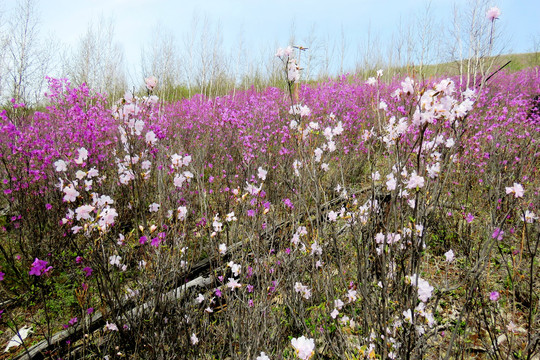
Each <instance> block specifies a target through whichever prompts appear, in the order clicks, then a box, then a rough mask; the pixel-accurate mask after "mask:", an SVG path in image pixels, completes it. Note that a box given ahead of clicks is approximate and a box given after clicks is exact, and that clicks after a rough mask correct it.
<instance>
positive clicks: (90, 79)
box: [64, 17, 126, 98]
mask: <svg viewBox="0 0 540 360" xmlns="http://www.w3.org/2000/svg"><path fill="white" fill-rule="evenodd" d="M68 56H69V57H68V59H67V60H66V61H65V65H64V66H65V69H64V72H65V73H66V75H68V77H69V79H70V80H71V81H72V82H73V83H74V84H77V85H80V84H82V83H86V85H87V86H88V87H90V88H91V89H93V90H95V91H98V92H101V93H107V94H108V95H109V96H112V97H114V98H117V97H119V96H121V95H123V93H124V92H125V90H126V75H125V68H124V51H123V49H122V48H121V47H120V45H119V44H118V43H117V42H116V41H115V39H114V24H113V21H112V19H105V18H103V17H101V18H100V20H99V22H98V24H97V26H96V27H94V25H93V24H92V23H90V24H89V25H88V29H87V31H86V34H85V35H83V36H82V37H81V39H80V41H79V45H78V48H77V50H76V51H75V52H73V53H71V54H69V55H68Z"/></svg>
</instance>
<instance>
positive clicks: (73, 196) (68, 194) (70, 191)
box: [62, 184, 80, 202]
mask: <svg viewBox="0 0 540 360" xmlns="http://www.w3.org/2000/svg"><path fill="white" fill-rule="evenodd" d="M62 191H63V192H64V194H65V195H64V201H66V202H74V201H75V200H77V196H79V194H80V193H79V192H78V191H77V190H76V189H75V187H74V186H73V184H69V185H68V186H66V187H65V188H64V189H63V190H62Z"/></svg>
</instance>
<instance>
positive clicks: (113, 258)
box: [109, 255, 122, 266]
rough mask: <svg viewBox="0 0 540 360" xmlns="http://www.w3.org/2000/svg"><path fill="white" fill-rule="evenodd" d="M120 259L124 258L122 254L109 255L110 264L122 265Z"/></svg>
mask: <svg viewBox="0 0 540 360" xmlns="http://www.w3.org/2000/svg"><path fill="white" fill-rule="evenodd" d="M120 260H122V258H121V257H120V256H118V255H112V256H110V257H109V264H111V265H116V266H120Z"/></svg>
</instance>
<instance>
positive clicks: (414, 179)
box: [407, 172, 424, 189]
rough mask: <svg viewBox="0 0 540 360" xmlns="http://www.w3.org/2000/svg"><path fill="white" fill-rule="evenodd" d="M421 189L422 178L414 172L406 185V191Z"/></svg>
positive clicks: (422, 184) (422, 185)
mask: <svg viewBox="0 0 540 360" xmlns="http://www.w3.org/2000/svg"><path fill="white" fill-rule="evenodd" d="M421 187H424V178H423V177H422V176H419V175H418V174H416V172H413V173H412V174H411V178H410V179H409V182H408V183H407V189H416V188H421Z"/></svg>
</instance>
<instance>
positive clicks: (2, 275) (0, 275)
mask: <svg viewBox="0 0 540 360" xmlns="http://www.w3.org/2000/svg"><path fill="white" fill-rule="evenodd" d="M4 275H6V274H5V273H3V272H1V271H0V281H3V280H4Z"/></svg>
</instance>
